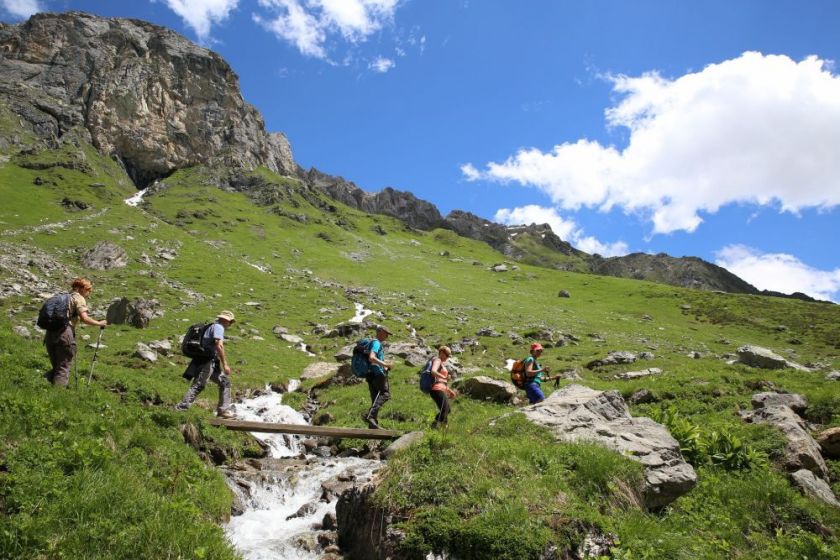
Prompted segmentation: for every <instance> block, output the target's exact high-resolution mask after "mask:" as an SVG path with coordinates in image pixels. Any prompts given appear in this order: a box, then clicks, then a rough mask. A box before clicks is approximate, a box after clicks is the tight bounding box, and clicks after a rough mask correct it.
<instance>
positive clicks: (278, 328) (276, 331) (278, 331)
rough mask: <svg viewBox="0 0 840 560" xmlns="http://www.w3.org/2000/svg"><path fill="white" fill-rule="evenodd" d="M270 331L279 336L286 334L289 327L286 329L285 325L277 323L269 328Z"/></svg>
mask: <svg viewBox="0 0 840 560" xmlns="http://www.w3.org/2000/svg"><path fill="white" fill-rule="evenodd" d="M271 332H273V333H274V334H275V336H277V337H278V338H280V335H281V334H287V333H288V332H289V329H287V328H286V327H281V326H280V325H277V326H276V327H274V328H273V329H271Z"/></svg>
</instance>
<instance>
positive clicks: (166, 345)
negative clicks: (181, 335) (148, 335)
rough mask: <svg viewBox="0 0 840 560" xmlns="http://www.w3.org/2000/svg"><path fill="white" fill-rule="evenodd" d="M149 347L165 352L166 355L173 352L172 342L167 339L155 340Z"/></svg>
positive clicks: (160, 352) (158, 351)
mask: <svg viewBox="0 0 840 560" xmlns="http://www.w3.org/2000/svg"><path fill="white" fill-rule="evenodd" d="M149 348H151V349H152V350H154V351H155V352H157V353H159V354H163V355H164V356H168V355H170V354H171V353H172V343H171V342H169V341H168V340H166V339H164V340H153V341H152V342H150V343H149Z"/></svg>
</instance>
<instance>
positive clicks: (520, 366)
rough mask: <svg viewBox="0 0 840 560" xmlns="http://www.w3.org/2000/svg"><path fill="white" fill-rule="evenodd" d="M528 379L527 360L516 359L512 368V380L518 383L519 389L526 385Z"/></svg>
mask: <svg viewBox="0 0 840 560" xmlns="http://www.w3.org/2000/svg"><path fill="white" fill-rule="evenodd" d="M527 381H528V374H527V368H526V367H525V360H516V361H515V362H513V367H511V368H510V382H511V383H513V384H514V385H516V387H518V388H519V389H522V388H523V387H525V383H526V382H527Z"/></svg>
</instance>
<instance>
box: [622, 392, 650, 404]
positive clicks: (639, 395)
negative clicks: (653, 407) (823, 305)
mask: <svg viewBox="0 0 840 560" xmlns="http://www.w3.org/2000/svg"><path fill="white" fill-rule="evenodd" d="M627 400H628V401H629V402H630V404H647V403H652V402H656V401H657V400H658V399H657V398H656V395H654V394H653V393H652V392H651V391H650V390H649V389H638V390H637V391H635V392H634V393H633V394H632V395H630V398H629V399H627Z"/></svg>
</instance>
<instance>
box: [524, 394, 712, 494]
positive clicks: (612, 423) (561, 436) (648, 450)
mask: <svg viewBox="0 0 840 560" xmlns="http://www.w3.org/2000/svg"><path fill="white" fill-rule="evenodd" d="M522 411H523V413H524V414H525V416H526V417H527V418H528V419H529V420H531V421H532V422H534V423H535V424H539V425H541V426H545V427H547V428H548V429H549V430H551V432H552V433H553V434H554V437H555V438H556V439H558V440H560V441H572V442H574V441H591V442H597V443H601V444H603V445H605V446H606V447H607V448H609V449H612V450H614V451H616V452H618V453H621V454H623V455H626V456H628V457H630V458H631V459H634V460H636V461H639V462H640V463H642V464H643V465H644V467H645V477H644V486H643V488H642V489H641V493H642V496H643V499H644V503H645V506H646V507H647V508H648V509H658V508H661V507H664V506H666V505H668V504H669V503H671V502H672V501H674V500H675V499H677V498H678V497H679V496H682V495H683V494H685V493H686V492H688V491H689V490H691V489H692V488H693V487H694V485H695V484H696V483H697V474H696V473H695V472H694V468H692V466H691V465H689V464H688V463H686V462H685V460H684V459H683V457H682V455H681V454H680V445H679V443H678V442H677V440H675V439H674V438H673V437H672V436H671V434H670V433H669V432H668V430H667V428H665V427H664V426H663V425H661V424H658V423H656V422H654V421H653V420H651V419H650V418H645V417H639V418H634V417H632V416H630V412H629V410H628V409H627V405H626V404H625V402H624V399H622V398H621V394H620V393H619V392H618V391H596V390H594V389H590V388H588V387H584V386H582V385H569V386H567V387H564V388H563V389H561V390H559V391H555V392H554V393H552V394H551V396H549V397H548V398H547V399H546V400H544V401H543V402H541V403H537V404H534V405H530V406H526V407H525V408H523V409H522Z"/></svg>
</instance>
